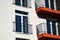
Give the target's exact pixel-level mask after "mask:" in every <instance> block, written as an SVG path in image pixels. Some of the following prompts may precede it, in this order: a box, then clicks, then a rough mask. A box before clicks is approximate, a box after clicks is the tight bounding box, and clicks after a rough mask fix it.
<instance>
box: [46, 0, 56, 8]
mask: <svg viewBox="0 0 60 40" xmlns="http://www.w3.org/2000/svg"><path fill="white" fill-rule="evenodd" d="M54 2H55V0H45V6H46V7H47V8H51V9H55V5H56V4H55V3H54Z"/></svg>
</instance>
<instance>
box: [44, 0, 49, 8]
mask: <svg viewBox="0 0 60 40" xmlns="http://www.w3.org/2000/svg"><path fill="white" fill-rule="evenodd" d="M45 6H46V7H47V8H49V0H45Z"/></svg>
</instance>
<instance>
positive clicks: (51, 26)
mask: <svg viewBox="0 0 60 40" xmlns="http://www.w3.org/2000/svg"><path fill="white" fill-rule="evenodd" d="M56 30H57V29H56V21H50V20H47V33H49V34H51V33H52V34H57V32H56Z"/></svg>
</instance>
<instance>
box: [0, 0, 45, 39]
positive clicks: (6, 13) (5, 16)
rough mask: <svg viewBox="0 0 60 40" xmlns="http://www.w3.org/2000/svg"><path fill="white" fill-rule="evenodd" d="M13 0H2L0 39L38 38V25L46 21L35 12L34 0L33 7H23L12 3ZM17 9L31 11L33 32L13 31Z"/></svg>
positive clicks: (0, 4) (30, 19)
mask: <svg viewBox="0 0 60 40" xmlns="http://www.w3.org/2000/svg"><path fill="white" fill-rule="evenodd" d="M12 1H13V0H0V40H15V38H16V37H18V38H27V39H31V40H37V36H36V25H38V24H40V23H41V22H45V20H44V19H39V18H38V17H37V15H36V12H35V9H34V8H35V5H34V2H35V1H34V0H32V1H31V2H32V3H31V4H32V5H31V6H32V8H22V7H18V6H15V5H13V4H12ZM15 9H18V10H22V11H27V12H29V14H28V17H29V24H32V28H33V29H32V31H33V34H30V35H27V34H18V33H16V32H13V21H15Z"/></svg>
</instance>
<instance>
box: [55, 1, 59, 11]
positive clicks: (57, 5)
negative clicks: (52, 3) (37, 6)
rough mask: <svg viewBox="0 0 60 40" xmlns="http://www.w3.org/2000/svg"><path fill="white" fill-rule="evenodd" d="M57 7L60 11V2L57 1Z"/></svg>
mask: <svg viewBox="0 0 60 40" xmlns="http://www.w3.org/2000/svg"><path fill="white" fill-rule="evenodd" d="M56 7H57V10H60V0H56Z"/></svg>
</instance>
